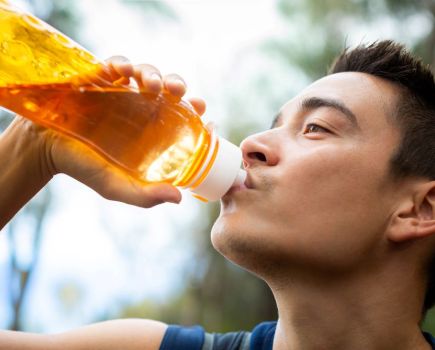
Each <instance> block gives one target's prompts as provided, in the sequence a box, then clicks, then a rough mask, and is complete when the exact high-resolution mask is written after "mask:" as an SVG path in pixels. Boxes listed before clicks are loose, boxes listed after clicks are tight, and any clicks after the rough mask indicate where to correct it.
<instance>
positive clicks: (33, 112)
mask: <svg viewBox="0 0 435 350" xmlns="http://www.w3.org/2000/svg"><path fill="white" fill-rule="evenodd" d="M0 105H1V106H4V107H6V108H7V109H9V110H11V111H14V112H15V113H17V114H19V115H22V116H24V117H26V118H28V119H31V120H32V121H34V122H36V123H38V124H41V125H43V126H46V127H49V128H52V129H55V130H58V131H60V132H62V133H64V134H66V135H69V136H72V137H73V138H75V139H78V140H80V141H82V142H84V143H85V144H87V145H88V146H90V147H91V148H92V149H94V150H95V151H97V152H98V153H100V154H101V155H103V156H104V157H106V158H107V159H108V160H110V161H111V162H112V163H114V164H116V165H118V166H120V167H122V168H123V169H124V170H126V171H128V172H129V173H130V174H131V175H133V176H135V177H136V178H139V179H141V180H143V181H145V182H149V183H152V182H170V183H173V184H174V185H177V186H183V185H186V184H187V183H188V182H189V180H190V179H191V177H192V176H193V175H194V174H195V172H196V170H197V168H198V167H199V166H200V165H201V161H202V160H203V159H204V157H205V155H206V154H207V151H208V147H209V142H210V134H209V132H208V131H207V130H206V129H205V128H204V126H203V124H202V122H201V120H200V118H199V117H198V116H197V115H196V114H195V112H193V110H191V108H190V107H189V106H187V105H186V104H184V103H178V104H175V103H173V102H170V101H168V100H167V99H166V98H165V97H163V96H160V97H159V98H158V99H153V98H151V97H150V96H146V95H145V96H144V95H142V94H140V93H137V92H135V91H132V90H130V89H127V88H122V87H118V88H114V87H109V88H107V87H106V88H100V87H95V86H81V87H76V86H71V85H68V84H62V85H27V86H25V85H17V86H8V87H0Z"/></svg>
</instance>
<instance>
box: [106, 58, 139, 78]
mask: <svg viewBox="0 0 435 350" xmlns="http://www.w3.org/2000/svg"><path fill="white" fill-rule="evenodd" d="M106 63H107V65H108V66H109V68H111V70H112V71H113V72H112V73H115V75H117V76H118V78H130V77H132V76H133V72H134V69H133V65H132V64H131V62H130V60H129V59H128V58H126V57H124V56H112V57H110V58H108V59H107V60H106Z"/></svg>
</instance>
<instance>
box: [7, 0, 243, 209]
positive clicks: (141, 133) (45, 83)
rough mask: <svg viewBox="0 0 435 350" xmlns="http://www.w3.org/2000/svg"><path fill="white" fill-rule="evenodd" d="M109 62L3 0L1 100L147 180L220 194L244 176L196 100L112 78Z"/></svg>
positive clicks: (236, 153) (207, 195)
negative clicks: (193, 105)
mask: <svg viewBox="0 0 435 350" xmlns="http://www.w3.org/2000/svg"><path fill="white" fill-rule="evenodd" d="M104 68H105V67H104V63H103V62H102V61H100V60H98V59H96V58H95V57H94V56H93V55H92V54H90V53H89V52H87V51H86V50H85V49H83V48H82V47H80V46H79V45H78V44H77V43H75V42H74V41H72V40H71V39H69V38H68V37H66V36H64V35H63V34H61V33H60V32H58V31H57V30H55V29H54V28H52V27H50V26H49V25H48V24H46V23H45V22H43V21H42V20H40V19H38V18H36V17H34V16H32V15H31V14H28V13H25V12H23V11H21V10H19V9H17V8H15V7H13V6H12V5H10V4H9V3H8V2H7V1H5V0H0V105H1V106H3V107H5V108H7V109H9V110H11V111H13V112H15V113H17V114H19V115H22V116H24V117H26V118H28V119H31V120H32V121H34V122H36V123H38V124H40V125H43V126H45V127H49V128H52V129H55V130H57V131H59V132H62V133H63V134H66V135H68V136H70V137H73V138H75V139H77V140H80V141H81V142H83V143H85V144H86V145H88V146H89V147H90V148H92V149H93V150H95V151H96V152H98V153H99V154H101V155H102V156H104V157H105V158H106V159H107V160H108V161H110V162H112V163H113V164H115V165H117V166H118V167H119V168H121V169H123V170H124V171H125V172H126V173H128V174H129V175H131V176H133V177H135V178H137V179H140V180H142V181H144V182H147V183H156V182H157V183H161V182H166V183H171V184H173V185H175V186H179V187H182V188H189V189H190V190H191V191H193V192H194V193H195V194H196V196H197V197H199V198H200V199H204V200H211V201H213V200H217V199H219V198H220V197H221V196H223V195H224V194H225V192H226V191H227V190H228V189H229V188H230V187H231V185H232V184H233V183H234V182H237V181H244V176H245V175H244V171H243V170H241V169H240V163H241V152H240V150H239V148H238V147H236V146H235V145H233V144H231V143H229V142H228V141H226V140H224V139H222V138H218V137H217V136H216V135H215V134H214V133H213V132H210V131H209V130H207V129H206V128H205V127H204V125H203V123H202V121H201V120H200V118H199V116H198V115H197V114H196V113H195V112H194V110H193V109H192V108H191V107H190V105H189V104H187V103H185V102H183V101H178V102H174V101H173V100H172V101H171V99H170V98H168V96H165V95H159V96H158V97H157V98H155V96H150V95H146V94H144V93H141V92H140V91H138V89H137V88H134V87H132V86H120V85H119V84H116V82H111V81H110V79H105V78H104V71H105V70H104Z"/></svg>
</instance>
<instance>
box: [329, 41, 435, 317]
mask: <svg viewBox="0 0 435 350" xmlns="http://www.w3.org/2000/svg"><path fill="white" fill-rule="evenodd" d="M340 72H360V73H367V74H371V75H374V76H376V77H379V78H382V79H386V80H388V81H390V82H393V83H395V84H397V86H398V87H399V88H400V89H399V91H400V95H399V96H398V99H397V101H398V102H397V105H396V106H394V107H395V113H394V114H395V115H394V119H395V120H396V121H397V124H398V127H399V130H400V132H401V142H400V144H399V146H398V148H397V150H396V152H395V153H394V154H393V156H392V158H391V168H390V169H391V173H392V175H393V176H395V177H397V178H405V177H422V178H427V179H429V180H435V82H434V76H433V74H432V72H431V69H430V67H429V66H428V65H425V64H423V62H422V60H421V59H420V58H418V57H416V56H414V55H412V54H411V53H410V52H409V51H408V50H406V48H405V47H404V46H403V45H401V44H398V43H396V42H394V41H391V40H383V41H377V42H374V43H372V44H368V45H363V44H362V45H359V46H357V47H356V48H354V49H351V50H349V49H345V50H344V51H343V52H342V53H341V54H340V55H339V56H338V57H337V58H336V59H335V61H334V63H333V65H332V67H331V68H330V70H329V74H333V73H340ZM427 268H428V282H427V289H426V296H425V300H424V305H423V312H426V311H427V310H428V309H429V308H431V307H432V306H433V305H434V304H435V257H434V259H433V261H432V262H431V263H430V264H428V267H427Z"/></svg>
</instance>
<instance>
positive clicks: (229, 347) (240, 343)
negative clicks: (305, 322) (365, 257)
mask: <svg viewBox="0 0 435 350" xmlns="http://www.w3.org/2000/svg"><path fill="white" fill-rule="evenodd" d="M275 328H276V322H263V323H260V324H259V325H258V326H256V327H255V328H254V329H253V331H252V332H247V331H237V332H230V333H206V332H205V331H204V329H203V328H202V327H200V326H193V327H181V326H176V325H171V326H169V327H168V328H167V330H166V332H165V335H164V337H163V340H162V343H161V346H160V350H186V349H189V350H249V349H251V350H256V349H262V350H269V349H272V344H273V337H274V335H275Z"/></svg>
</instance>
